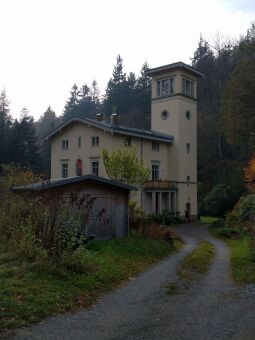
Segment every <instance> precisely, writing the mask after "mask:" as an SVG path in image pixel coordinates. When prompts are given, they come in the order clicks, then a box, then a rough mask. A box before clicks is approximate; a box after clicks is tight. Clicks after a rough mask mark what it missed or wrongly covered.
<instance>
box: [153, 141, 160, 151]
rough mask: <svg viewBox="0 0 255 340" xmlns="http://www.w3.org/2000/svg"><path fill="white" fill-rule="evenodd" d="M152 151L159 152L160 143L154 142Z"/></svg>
mask: <svg viewBox="0 0 255 340" xmlns="http://www.w3.org/2000/svg"><path fill="white" fill-rule="evenodd" d="M152 151H157V152H159V143H154V142H152Z"/></svg>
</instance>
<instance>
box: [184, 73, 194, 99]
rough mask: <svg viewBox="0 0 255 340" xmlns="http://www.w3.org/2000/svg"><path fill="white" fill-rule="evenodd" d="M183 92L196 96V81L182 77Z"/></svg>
mask: <svg viewBox="0 0 255 340" xmlns="http://www.w3.org/2000/svg"><path fill="white" fill-rule="evenodd" d="M182 94H185V95H186V96H189V97H194V81H193V80H190V79H185V78H182Z"/></svg>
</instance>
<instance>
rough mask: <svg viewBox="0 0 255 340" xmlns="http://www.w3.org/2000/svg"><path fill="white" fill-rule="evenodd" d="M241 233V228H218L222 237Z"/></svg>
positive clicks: (218, 232) (218, 233)
mask: <svg viewBox="0 0 255 340" xmlns="http://www.w3.org/2000/svg"><path fill="white" fill-rule="evenodd" d="M240 233H241V229H240V228H227V227H225V228H224V227H223V228H217V235H218V236H222V237H228V238H230V237H232V236H239V235H240Z"/></svg>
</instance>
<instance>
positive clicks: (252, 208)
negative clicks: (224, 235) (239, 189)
mask: <svg viewBox="0 0 255 340" xmlns="http://www.w3.org/2000/svg"><path fill="white" fill-rule="evenodd" d="M254 212H255V194H250V195H247V196H244V197H241V198H240V199H239V201H238V202H237V203H236V205H235V206H234V208H233V210H232V211H230V212H229V213H227V215H226V220H225V224H226V225H227V226H232V225H234V224H236V223H238V224H240V223H242V222H248V221H249V215H250V214H251V213H254Z"/></svg>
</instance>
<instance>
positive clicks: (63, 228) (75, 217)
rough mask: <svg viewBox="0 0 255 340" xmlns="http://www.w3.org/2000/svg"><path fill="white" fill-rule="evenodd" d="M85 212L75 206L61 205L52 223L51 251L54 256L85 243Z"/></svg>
mask: <svg viewBox="0 0 255 340" xmlns="http://www.w3.org/2000/svg"><path fill="white" fill-rule="evenodd" d="M85 215H86V212H85V211H84V210H83V209H77V207H73V206H68V205H63V206H62V207H61V208H60V209H59V212H58V214H57V217H56V222H55V225H54V241H53V244H52V247H53V248H52V249H51V252H52V254H54V255H55V256H59V255H61V254H62V253H63V252H64V251H66V250H67V251H70V250H72V249H75V248H78V247H80V246H82V245H85V244H86V241H87V230H86V225H85V224H84V223H85V221H86V216H85Z"/></svg>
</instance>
